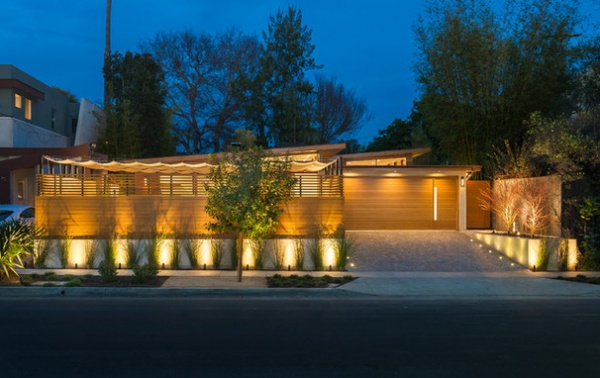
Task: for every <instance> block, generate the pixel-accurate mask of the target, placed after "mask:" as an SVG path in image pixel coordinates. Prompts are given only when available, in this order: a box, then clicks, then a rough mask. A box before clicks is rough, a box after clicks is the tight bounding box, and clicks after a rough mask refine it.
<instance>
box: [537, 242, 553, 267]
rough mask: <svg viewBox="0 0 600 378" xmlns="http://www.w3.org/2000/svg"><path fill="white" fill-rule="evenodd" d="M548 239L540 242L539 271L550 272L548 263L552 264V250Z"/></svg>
mask: <svg viewBox="0 0 600 378" xmlns="http://www.w3.org/2000/svg"><path fill="white" fill-rule="evenodd" d="M548 244H549V243H548V239H547V238H544V239H542V240H540V249H539V250H538V255H537V261H536V264H537V268H538V270H548V263H549V262H550V248H548Z"/></svg>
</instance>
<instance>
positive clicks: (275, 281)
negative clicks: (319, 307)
mask: <svg viewBox="0 0 600 378" xmlns="http://www.w3.org/2000/svg"><path fill="white" fill-rule="evenodd" d="M354 279H355V278H354V277H352V276H343V277H331V276H328V275H325V276H322V277H314V276H311V275H309V274H306V275H303V276H299V275H297V274H292V275H290V276H282V275H280V274H275V275H273V276H272V277H267V286H268V287H270V288H278V287H291V288H294V287H296V288H326V287H331V286H340V285H344V284H347V283H348V282H350V281H352V280H354Z"/></svg>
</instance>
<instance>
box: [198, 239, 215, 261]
mask: <svg viewBox="0 0 600 378" xmlns="http://www.w3.org/2000/svg"><path fill="white" fill-rule="evenodd" d="M218 242H219V241H218V240H215V243H218ZM211 243H212V241H211V240H198V246H199V248H198V249H199V250H200V256H199V259H198V260H199V263H200V265H202V266H203V265H204V264H206V265H214V263H215V262H214V261H212V260H213V259H212V253H211V248H212V246H211Z"/></svg>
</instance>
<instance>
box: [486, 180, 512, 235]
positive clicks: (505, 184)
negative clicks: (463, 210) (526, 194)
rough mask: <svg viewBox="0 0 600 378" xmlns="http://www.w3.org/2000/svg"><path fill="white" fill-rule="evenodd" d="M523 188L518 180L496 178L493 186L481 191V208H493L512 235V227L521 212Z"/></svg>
mask: <svg viewBox="0 0 600 378" xmlns="http://www.w3.org/2000/svg"><path fill="white" fill-rule="evenodd" d="M520 194H521V189H520V185H519V181H518V180H496V181H494V185H493V186H492V187H489V188H486V189H484V190H482V191H481V197H482V199H481V208H482V209H484V210H491V211H492V212H493V213H494V215H496V217H497V219H500V220H501V221H502V223H503V224H504V225H505V227H506V231H507V233H508V234H509V235H510V227H511V226H512V224H513V223H514V222H515V221H516V220H517V218H518V217H519V214H520V212H521V199H520Z"/></svg>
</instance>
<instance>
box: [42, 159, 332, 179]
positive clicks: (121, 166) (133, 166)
mask: <svg viewBox="0 0 600 378" xmlns="http://www.w3.org/2000/svg"><path fill="white" fill-rule="evenodd" d="M44 159H45V160H46V161H48V162H50V163H53V164H61V165H71V166H75V167H83V168H88V169H95V170H101V171H108V172H128V173H149V174H152V173H156V174H165V175H190V174H194V173H196V174H200V175H207V174H209V173H210V170H211V168H213V167H215V165H212V164H208V163H200V164H186V163H174V164H165V163H140V162H131V163H120V162H117V161H111V162H107V163H101V162H97V161H93V160H86V161H77V160H71V159H57V158H52V157H49V156H44ZM331 164H333V162H331V163H321V162H318V161H311V162H306V163H302V162H292V163H291V171H292V172H294V173H300V172H319V171H321V170H323V169H325V168H326V167H327V166H329V165H331Z"/></svg>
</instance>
